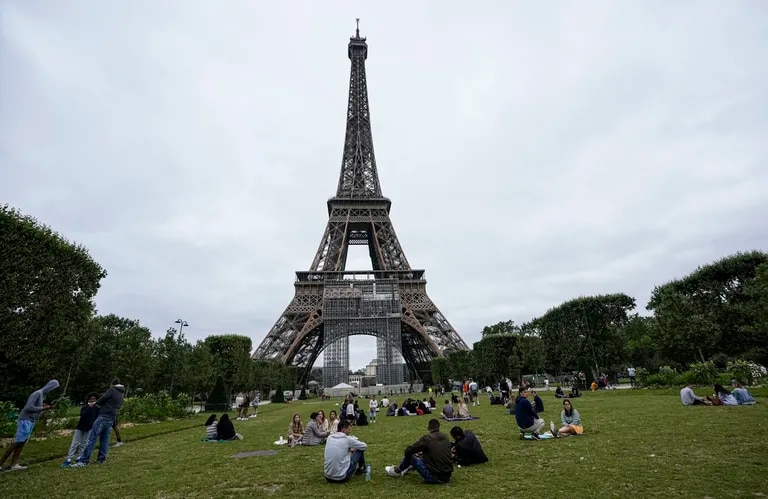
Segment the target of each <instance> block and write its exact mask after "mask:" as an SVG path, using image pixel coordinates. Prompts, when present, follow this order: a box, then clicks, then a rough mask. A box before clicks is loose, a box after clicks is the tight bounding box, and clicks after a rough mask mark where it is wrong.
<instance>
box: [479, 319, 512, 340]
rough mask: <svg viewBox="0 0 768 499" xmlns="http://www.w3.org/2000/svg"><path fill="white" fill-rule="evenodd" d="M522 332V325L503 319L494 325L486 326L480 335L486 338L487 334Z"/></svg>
mask: <svg viewBox="0 0 768 499" xmlns="http://www.w3.org/2000/svg"><path fill="white" fill-rule="evenodd" d="M518 333H520V327H519V326H517V325H516V324H515V322H514V321H501V322H497V323H496V324H494V325H493V326H485V327H484V328H483V330H482V331H481V332H480V336H481V337H482V338H485V337H486V336H492V335H495V334H518Z"/></svg>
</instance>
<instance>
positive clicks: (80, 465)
mask: <svg viewBox="0 0 768 499" xmlns="http://www.w3.org/2000/svg"><path fill="white" fill-rule="evenodd" d="M86 466H88V465H87V464H86V463H81V462H80V461H75V462H74V463H72V464H71V465H70V466H69V467H70V468H85V467H86Z"/></svg>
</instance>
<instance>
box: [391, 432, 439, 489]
mask: <svg viewBox="0 0 768 499" xmlns="http://www.w3.org/2000/svg"><path fill="white" fill-rule="evenodd" d="M427 430H428V431H429V433H427V434H426V435H424V436H423V437H421V438H420V439H419V440H417V441H416V442H414V443H413V444H411V445H409V446H408V447H406V448H405V452H404V453H403V454H404V455H403V460H402V461H401V462H400V464H399V465H397V466H385V467H384V471H385V472H386V474H387V475H389V476H391V477H395V478H397V477H402V476H404V475H405V474H406V473H408V472H409V471H410V470H412V469H415V470H416V472H417V473H418V474H419V475H421V477H422V478H423V479H424V483H429V484H439V483H447V482H450V481H451V474H452V473H453V452H452V451H451V441H450V440H448V436H447V435H446V434H445V433H441V432H440V421H438V420H437V419H430V420H429V423H427ZM419 455H420V456H419Z"/></svg>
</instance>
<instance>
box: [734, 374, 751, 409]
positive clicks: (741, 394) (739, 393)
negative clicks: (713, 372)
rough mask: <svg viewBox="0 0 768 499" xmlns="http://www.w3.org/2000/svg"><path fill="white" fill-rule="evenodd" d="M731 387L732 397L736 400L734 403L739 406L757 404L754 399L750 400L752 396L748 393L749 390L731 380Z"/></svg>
mask: <svg viewBox="0 0 768 499" xmlns="http://www.w3.org/2000/svg"><path fill="white" fill-rule="evenodd" d="M731 386H733V396H734V397H735V398H736V402H738V403H739V405H754V404H756V403H757V402H756V401H755V399H754V398H752V394H751V393H749V390H747V389H746V388H744V386H743V385H742V384H741V383H739V382H738V381H736V380H735V379H732V380H731Z"/></svg>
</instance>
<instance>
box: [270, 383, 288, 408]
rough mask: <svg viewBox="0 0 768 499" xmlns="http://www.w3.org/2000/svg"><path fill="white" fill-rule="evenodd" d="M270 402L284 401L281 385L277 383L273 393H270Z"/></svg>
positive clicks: (279, 402) (280, 402) (282, 402)
mask: <svg viewBox="0 0 768 499" xmlns="http://www.w3.org/2000/svg"><path fill="white" fill-rule="evenodd" d="M272 403H273V404H284V403H285V394H284V393H283V386H282V385H279V386H278V387H277V389H276V390H275V394H274V395H272Z"/></svg>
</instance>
